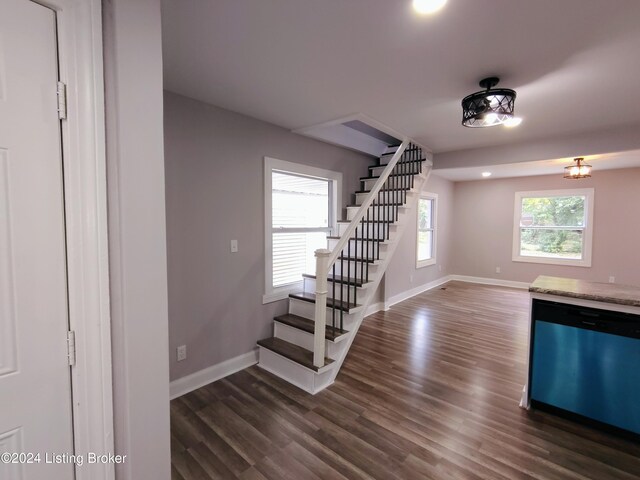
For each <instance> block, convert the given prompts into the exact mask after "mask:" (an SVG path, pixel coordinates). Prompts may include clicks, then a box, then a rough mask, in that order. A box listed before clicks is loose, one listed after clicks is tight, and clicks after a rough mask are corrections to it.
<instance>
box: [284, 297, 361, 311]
mask: <svg viewBox="0 0 640 480" xmlns="http://www.w3.org/2000/svg"><path fill="white" fill-rule="evenodd" d="M289 297H290V298H295V299H298V300H302V301H304V302H309V303H316V294H315V293H309V292H299V293H290V294H289ZM334 305H335V307H336V309H337V310H342V311H344V312H347V313H349V312H350V311H351V309H353V308H357V307H360V306H361V305H356V304H355V303H347V302H345V301H340V300H337V299H334V298H327V307H329V308H331V307H333V306H334Z"/></svg>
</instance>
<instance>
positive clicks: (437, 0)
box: [413, 0, 447, 13]
mask: <svg viewBox="0 0 640 480" xmlns="http://www.w3.org/2000/svg"><path fill="white" fill-rule="evenodd" d="M445 3H447V0H413V8H414V10H415V11H416V12H418V13H435V12H437V11H438V10H440V9H441V8H442V7H444V4H445Z"/></svg>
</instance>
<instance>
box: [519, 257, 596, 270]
mask: <svg viewBox="0 0 640 480" xmlns="http://www.w3.org/2000/svg"><path fill="white" fill-rule="evenodd" d="M512 260H513V261H514V262H521V263H541V264H545V265H564V266H565V267H587V268H588V267H591V259H582V260H571V259H565V258H553V257H523V256H519V255H514V257H513V258H512Z"/></svg>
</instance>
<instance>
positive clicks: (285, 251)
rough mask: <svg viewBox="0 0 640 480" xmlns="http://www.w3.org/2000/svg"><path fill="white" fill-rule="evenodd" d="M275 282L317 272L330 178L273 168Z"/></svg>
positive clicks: (323, 245)
mask: <svg viewBox="0 0 640 480" xmlns="http://www.w3.org/2000/svg"><path fill="white" fill-rule="evenodd" d="M271 196H272V217H271V218H272V232H271V235H272V249H273V268H272V272H273V273H272V274H273V278H272V282H273V283H272V285H273V287H281V286H284V285H289V284H292V283H295V282H299V281H300V280H301V279H302V274H303V273H311V274H313V273H314V272H315V257H314V252H315V250H317V249H318V248H326V247H327V240H326V238H327V233H328V232H329V225H330V222H331V219H330V218H329V217H330V212H331V210H332V209H331V205H330V202H331V198H332V195H331V182H330V181H329V180H326V179H322V178H314V177H306V176H302V175H296V174H293V173H290V172H283V171H275V170H274V171H272V172H271Z"/></svg>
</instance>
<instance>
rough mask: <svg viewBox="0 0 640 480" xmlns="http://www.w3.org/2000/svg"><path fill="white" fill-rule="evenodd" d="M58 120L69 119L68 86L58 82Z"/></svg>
mask: <svg viewBox="0 0 640 480" xmlns="http://www.w3.org/2000/svg"><path fill="white" fill-rule="evenodd" d="M58 118H59V119H60V120H64V119H65V118H67V86H66V85H65V84H64V83H62V82H58Z"/></svg>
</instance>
